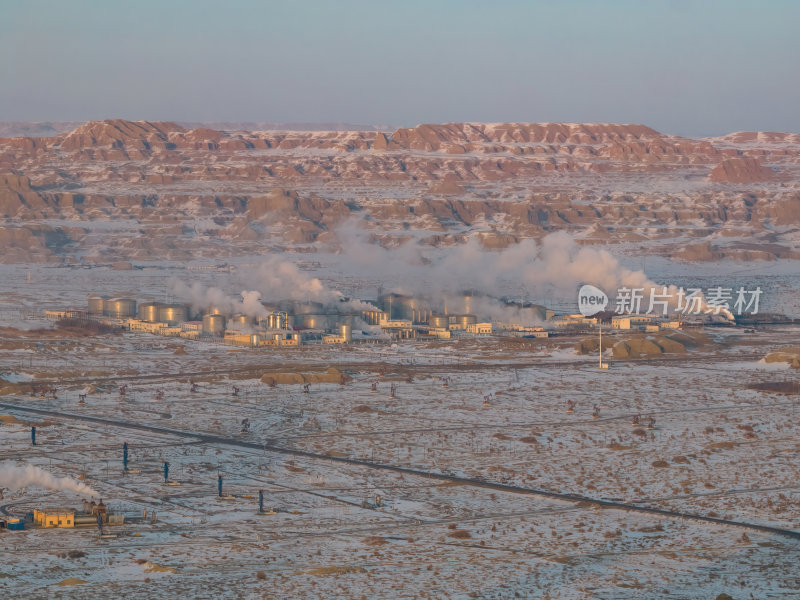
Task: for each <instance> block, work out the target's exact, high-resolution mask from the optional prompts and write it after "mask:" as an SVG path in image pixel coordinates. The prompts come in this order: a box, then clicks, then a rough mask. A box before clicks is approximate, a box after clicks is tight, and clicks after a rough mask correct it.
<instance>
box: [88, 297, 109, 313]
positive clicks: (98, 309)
mask: <svg viewBox="0 0 800 600" xmlns="http://www.w3.org/2000/svg"><path fill="white" fill-rule="evenodd" d="M105 300H106V298H103V297H102V296H98V295H97V294H89V314H90V315H102V314H103V310H104V308H105V305H104V301H105Z"/></svg>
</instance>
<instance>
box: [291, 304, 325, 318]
mask: <svg viewBox="0 0 800 600" xmlns="http://www.w3.org/2000/svg"><path fill="white" fill-rule="evenodd" d="M293 308H294V310H293V311H292V312H294V314H296V315H311V314H319V312H320V311H321V310H322V309H323V305H322V303H320V302H297V303H296V304H295V305H294V307H293Z"/></svg>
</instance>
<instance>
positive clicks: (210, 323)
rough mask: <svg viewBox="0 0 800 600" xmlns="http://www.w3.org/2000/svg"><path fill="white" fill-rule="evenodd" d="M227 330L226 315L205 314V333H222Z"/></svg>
mask: <svg viewBox="0 0 800 600" xmlns="http://www.w3.org/2000/svg"><path fill="white" fill-rule="evenodd" d="M224 332H225V317H224V316H222V315H218V314H205V315H203V333H207V334H209V335H217V336H219V335H222V334H223V333H224Z"/></svg>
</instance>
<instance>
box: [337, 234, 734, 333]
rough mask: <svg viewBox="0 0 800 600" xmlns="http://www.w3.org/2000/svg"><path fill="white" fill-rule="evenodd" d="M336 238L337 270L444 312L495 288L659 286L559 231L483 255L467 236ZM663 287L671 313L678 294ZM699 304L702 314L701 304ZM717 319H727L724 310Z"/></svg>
mask: <svg viewBox="0 0 800 600" xmlns="http://www.w3.org/2000/svg"><path fill="white" fill-rule="evenodd" d="M337 234H338V235H337V239H338V241H339V247H340V251H341V258H342V265H341V266H342V268H346V267H347V266H348V265H354V266H356V267H357V268H358V269H359V271H360V272H359V274H360V275H361V276H362V277H372V278H382V279H383V280H384V281H392V282H398V284H399V285H398V290H397V291H403V292H405V293H408V294H411V295H415V296H423V297H428V298H443V299H448V300H450V301H451V302H452V306H453V309H455V310H453V309H451V310H450V312H456V311H458V310H463V296H461V292H463V291H464V290H472V291H473V292H474V293H475V295H476V296H478V295H485V296H495V297H496V296H498V295H501V292H499V288H500V287H501V285H500V284H501V283H505V284H506V286H508V287H509V288H511V289H516V290H519V289H520V288H527V289H537V288H542V287H547V288H549V289H551V290H552V291H553V292H555V293H557V294H559V293H560V294H562V295H564V296H565V297H566V296H567V295H569V294H574V293H575V291H576V286H577V285H578V284H580V283H592V284H594V285H597V286H598V287H600V288H602V289H604V290H605V291H606V292H607V293H609V295H610V296H614V295H615V294H616V292H617V290H619V289H620V288H622V287H627V288H630V289H636V288H643V289H644V290H645V292H644V295H645V298H647V297H648V293H649V292H650V291H651V290H654V291H655V292H656V293H657V294H660V293H661V292H662V289H663V288H664V287H665V286H663V285H660V284H657V283H655V282H654V281H651V280H650V279H649V278H648V277H647V275H646V274H645V272H644V271H641V270H639V271H633V270H631V269H627V268H625V267H624V266H622V265H621V264H620V262H619V260H618V259H617V258H616V257H615V256H614V255H613V254H611V253H610V252H608V251H607V250H605V249H602V248H597V247H593V246H581V245H579V244H578V243H577V242H576V241H575V239H574V238H573V237H572V236H571V235H570V234H568V233H566V232H563V231H561V232H555V233H551V234H548V235H546V236H544V237H543V238H542V240H541V241H540V242H537V241H536V240H532V239H527V240H523V241H522V242H520V243H518V244H513V245H511V246H509V247H507V248H505V249H502V250H486V249H485V248H484V247H483V246H482V245H481V243H480V241H479V239H478V238H477V237H475V236H473V237H470V238H469V239H468V240H467V242H466V243H464V244H461V245H458V246H451V247H447V248H440V249H429V248H422V247H420V246H418V245H414V244H405V245H404V246H401V247H400V248H393V249H386V248H382V247H380V246H377V245H375V244H373V243H370V241H369V240H367V238H366V236H367V235H368V234H366V233H365V232H364V231H363V230H362V229H359V228H358V227H357V226H354V224H353V223H347V224H345V225H344V226H343V228H341V229H339V230H337ZM666 287H667V293H668V294H670V295H671V297H672V305H673V307H674V304H675V302H676V301H677V291H678V290H677V288H676V287H675V286H666ZM643 304H644V303H643ZM700 306H701V308H702V309H705V308H707V305H706V303H705V301H704V300H702V299H701V300H700ZM456 307H458V308H456ZM481 308H483V309H484V310H486V311H487V313H485V314H486V316H492V317H495V318H498V319H500V318H503V317H508V316H509V314H508V309H507V307H505V306H504V305H503V304H502V303H499V302H497V303H492V302H490V301H485V302H483V303H482V306H481ZM611 308H613V307H611ZM646 308H647V307H646V306H644V307H643V310H644V309H646ZM721 314H723V315H724V316H727V317H728V318H730V313H726V311H721Z"/></svg>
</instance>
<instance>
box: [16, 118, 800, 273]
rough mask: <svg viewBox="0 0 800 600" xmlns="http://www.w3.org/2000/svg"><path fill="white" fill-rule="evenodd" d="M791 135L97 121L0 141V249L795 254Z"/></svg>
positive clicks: (173, 255)
mask: <svg viewBox="0 0 800 600" xmlns="http://www.w3.org/2000/svg"><path fill="white" fill-rule="evenodd" d="M799 173H800V136H798V135H795V134H784V133H763V132H761V133H736V134H731V135H728V136H725V137H720V138H710V139H688V138H683V137H676V136H670V135H665V134H662V133H659V132H658V131H655V130H653V129H650V128H648V127H645V126H642V125H618V124H572V123H448V124H439V125H419V126H417V127H413V128H403V129H398V130H396V131H394V132H393V133H391V134H390V133H383V132H378V131H277V130H273V131H252V132H248V131H219V130H215V129H209V128H194V129H190V128H186V127H182V126H180V125H177V124H174V123H163V122H146V121H137V122H131V121H123V120H110V121H94V122H89V123H86V124H83V125H81V126H79V127H77V128H75V129H74V130H72V131H69V132H67V133H61V134H58V135H53V136H50V137H17V138H0V217H2V218H3V221H4V223H3V225H2V231H0V236H2V240H3V245H4V248H6V249H7V251H6V252H5V253H4V254H3V256H2V258H0V260H3V261H6V262H24V261H40V260H47V261H58V260H77V259H78V257H80V260H87V261H92V260H103V261H112V260H123V259H124V260H140V261H144V260H159V259H179V260H182V259H186V258H190V257H201V256H212V255H213V256H226V255H235V254H251V253H258V252H263V251H268V250H272V249H278V248H295V249H301V250H306V251H308V250H313V248H315V247H321V246H323V245H329V244H332V245H335V243H336V236H334V235H332V234H331V232H332V231H334V230H335V229H336V228H337V226H339V225H340V224H341V223H343V222H345V221H348V220H350V219H356V220H358V222H359V224H360V226H361V227H364V228H367V229H369V230H370V231H371V233H373V234H374V239H376V240H380V241H381V243H384V244H394V243H398V242H400V241H403V240H407V239H414V240H417V241H419V242H420V243H423V244H433V245H441V244H455V243H459V242H461V241H463V240H464V239H466V237H468V236H477V237H478V238H479V239H480V240H481V241H482V243H483V244H484V245H485V246H487V247H489V248H496V247H503V246H507V245H508V244H511V243H514V242H515V241H518V240H520V239H523V238H529V237H534V238H535V237H540V236H542V235H544V234H546V233H547V232H549V231H553V230H559V229H563V230H567V231H569V232H571V233H573V234H574V235H575V236H576V237H578V238H581V239H583V240H584V241H585V243H603V244H624V243H630V242H635V244H636V251H637V252H647V251H652V252H657V253H659V254H666V255H671V256H676V257H681V258H684V259H687V260H713V259H717V258H720V257H735V258H742V259H746V260H752V259H770V258H775V257H798V256H800V252H799V251H800V239H799V238H798V233H797V231H798V230H797V225H798V223H800V190H799V189H798V174H799Z"/></svg>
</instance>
